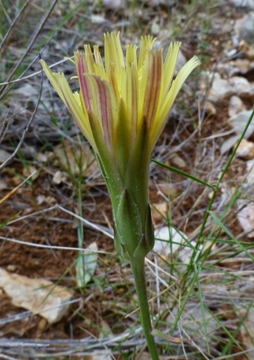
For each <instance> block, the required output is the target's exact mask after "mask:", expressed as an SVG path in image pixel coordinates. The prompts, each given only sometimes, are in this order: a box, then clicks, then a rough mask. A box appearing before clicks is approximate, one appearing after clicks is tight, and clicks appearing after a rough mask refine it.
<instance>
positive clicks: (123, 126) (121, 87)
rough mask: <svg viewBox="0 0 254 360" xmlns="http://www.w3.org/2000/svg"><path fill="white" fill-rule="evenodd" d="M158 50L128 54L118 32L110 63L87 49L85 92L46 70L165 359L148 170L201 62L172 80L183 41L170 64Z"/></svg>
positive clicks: (108, 46)
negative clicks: (157, 316)
mask: <svg viewBox="0 0 254 360" xmlns="http://www.w3.org/2000/svg"><path fill="white" fill-rule="evenodd" d="M153 44H154V39H153V38H152V37H151V36H144V37H142V38H141V44H140V49H139V52H138V46H136V45H132V44H129V45H127V46H126V54H125V56H124V53H123V50H122V47H121V42H120V34H119V33H116V32H113V33H107V34H104V51H105V60H104V62H103V60H102V58H101V55H100V52H99V48H98V46H94V47H93V49H92V48H91V47H90V45H85V47H84V52H80V51H76V52H75V53H74V61H73V62H74V64H75V66H76V71H77V76H75V77H74V79H76V81H78V84H79V88H80V90H79V91H77V92H74V93H73V92H72V90H71V88H70V86H69V84H68V82H67V80H66V78H65V76H64V74H63V73H53V72H52V71H51V70H50V68H49V67H48V65H47V64H46V63H45V62H44V61H43V60H41V65H42V67H43V70H44V72H45V74H46V75H47V77H48V79H49V80H50V82H51V84H52V85H53V87H54V88H55V90H56V91H57V93H58V95H59V96H60V98H61V99H62V101H63V102H64V103H65V105H66V106H67V108H68V109H69V111H70V113H71V115H72V116H73V118H74V119H75V120H76V122H77V124H78V125H79V127H80V128H81V130H82V132H83V133H84V135H85V137H86V139H87V140H88V141H89V143H90V144H91V146H92V148H93V150H94V153H95V156H96V159H97V161H98V164H99V166H100V169H101V171H102V174H103V177H104V180H105V182H106V185H107V188H108V191H109V195H110V198H111V202H112V211H113V220H114V229H115V233H114V243H115V248H116V249H117V251H118V253H119V255H120V256H121V257H122V258H125V259H126V258H127V259H128V260H129V262H130V265H131V268H132V270H133V274H134V279H135V285H136V290H137V295H138V300H139V305H140V315H141V323H142V326H143V330H144V334H145V336H146V339H147V344H148V348H149V351H150V353H151V356H152V359H159V356H158V352H157V349H156V345H155V341H154V338H153V335H152V327H151V320H150V313H149V306H148V299H147V290H146V280H145V256H146V255H147V254H148V253H149V251H151V250H152V249H153V246H154V231H153V225H152V219H151V211H150V206H149V195H148V181H149V166H150V161H151V154H152V150H153V148H154V146H155V144H156V142H157V140H158V138H159V136H160V134H161V132H162V130H163V128H164V126H165V124H166V122H167V120H168V117H169V113H170V110H171V108H172V105H173V103H174V100H175V98H176V96H177V94H178V92H179V90H180V88H181V87H182V85H183V83H184V81H185V80H186V78H187V77H188V76H189V74H190V73H191V72H192V70H193V69H194V68H195V67H196V66H198V65H199V60H198V58H197V57H196V56H194V57H193V58H192V59H190V60H189V61H188V62H187V63H186V64H185V65H184V66H183V67H182V68H181V70H180V71H179V73H178V74H177V76H176V78H175V79H174V80H173V76H174V72H175V66H176V62H177V57H178V53H179V49H180V45H181V43H180V42H175V43H171V45H170V46H169V49H168V51H167V54H166V57H165V59H163V54H162V49H153Z"/></svg>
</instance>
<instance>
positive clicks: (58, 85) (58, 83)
mask: <svg viewBox="0 0 254 360" xmlns="http://www.w3.org/2000/svg"><path fill="white" fill-rule="evenodd" d="M40 63H41V65H42V68H43V70H44V72H45V74H46V75H47V77H48V79H49V81H50V82H51V84H52V86H53V87H54V89H55V90H56V92H57V93H58V95H59V97H60V98H61V100H62V101H63V102H64V103H65V105H66V106H67V108H68V109H69V112H70V113H71V115H72V116H73V118H74V119H75V120H76V122H77V123H78V125H79V126H80V128H81V130H82V131H83V133H84V135H85V137H86V138H87V140H88V141H89V142H90V143H91V145H92V146H95V144H94V139H93V135H92V132H91V128H90V125H89V122H88V117H87V113H86V112H84V111H83V108H82V106H81V100H80V97H79V94H78V93H75V94H73V93H72V91H71V89H70V86H69V84H68V82H67V80H66V78H65V76H64V74H63V73H53V72H52V71H51V70H50V68H49V67H48V65H47V64H46V63H45V61H43V60H40Z"/></svg>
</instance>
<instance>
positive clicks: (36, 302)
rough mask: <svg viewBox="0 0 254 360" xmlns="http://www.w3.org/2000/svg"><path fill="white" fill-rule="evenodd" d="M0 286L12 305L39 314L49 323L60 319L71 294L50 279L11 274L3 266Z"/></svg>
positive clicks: (66, 308)
mask: <svg viewBox="0 0 254 360" xmlns="http://www.w3.org/2000/svg"><path fill="white" fill-rule="evenodd" d="M0 287H1V288H2V289H3V290H4V292H5V293H6V294H7V295H8V296H9V297H10V298H11V301H12V303H13V305H15V306H17V307H22V308H24V309H27V310H29V311H31V312H32V313H33V314H39V315H41V316H42V317H44V318H45V319H47V321H48V322H49V323H50V324H53V323H56V322H58V321H59V320H61V319H62V317H63V316H64V315H65V314H66V312H67V311H68V308H69V304H68V302H69V301H70V300H71V298H72V296H73V294H72V292H71V291H70V290H68V289H67V288H65V287H63V286H59V285H55V284H54V283H52V282H51V281H48V280H44V279H31V278H28V277H26V276H22V275H18V274H11V273H9V272H8V271H6V270H4V269H3V268H0Z"/></svg>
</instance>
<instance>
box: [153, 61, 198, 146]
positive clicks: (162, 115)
mask: <svg viewBox="0 0 254 360" xmlns="http://www.w3.org/2000/svg"><path fill="white" fill-rule="evenodd" d="M199 64H200V61H199V59H198V58H197V57H196V56H193V58H191V59H190V60H189V61H188V62H187V63H186V64H185V65H184V66H183V67H182V68H181V70H180V71H179V73H178V74H177V77H176V78H175V80H174V81H173V82H172V86H171V88H170V90H169V92H168V94H167V96H166V97H165V99H164V100H163V103H162V106H161V108H160V109H158V113H157V114H156V121H155V124H154V127H153V130H152V132H151V146H152V147H153V146H154V145H155V143H156V141H157V140H158V137H159V136H160V133H161V132H162V130H163V128H164V126H165V124H166V122H167V119H168V116H169V113H170V110H171V108H172V105H173V103H174V101H175V98H176V96H177V94H178V92H179V90H180V89H181V87H182V85H183V83H184V81H185V80H186V79H187V77H188V76H189V75H190V73H191V72H192V71H193V70H194V69H195V68H196V67H197V66H198V65H199Z"/></svg>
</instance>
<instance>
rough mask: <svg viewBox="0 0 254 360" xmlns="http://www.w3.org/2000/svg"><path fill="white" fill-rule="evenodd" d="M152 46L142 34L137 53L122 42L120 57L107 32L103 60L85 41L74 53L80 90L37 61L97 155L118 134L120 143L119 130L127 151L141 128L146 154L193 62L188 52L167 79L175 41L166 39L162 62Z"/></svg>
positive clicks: (111, 148) (113, 145) (112, 147)
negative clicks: (166, 43) (76, 90)
mask: <svg viewBox="0 0 254 360" xmlns="http://www.w3.org/2000/svg"><path fill="white" fill-rule="evenodd" d="M153 44H154V39H153V38H152V37H151V36H144V37H142V38H141V45H140V49H139V53H138V54H137V50H138V47H137V46H136V45H131V44H130V45H127V46H126V54H125V58H124V54H123V50H122V47H121V43H120V34H119V33H116V32H113V33H107V34H105V35H104V50H105V62H103V60H102V58H101V55H100V52H99V49H98V47H97V46H94V48H93V50H92V49H91V47H90V45H85V49H84V52H80V51H76V52H75V53H74V62H75V65H76V70H77V79H78V82H79V88H80V91H79V92H74V93H73V92H72V91H71V89H70V86H69V85H68V82H67V80H66V78H65V76H64V75H63V74H62V73H53V72H52V71H51V70H50V68H49V67H48V66H47V64H46V63H45V62H44V61H43V60H41V64H42V67H43V69H44V71H45V73H46V75H47V77H48V78H49V80H50V81H51V83H52V85H53V87H54V88H55V90H56V91H57V93H58V95H59V96H60V98H61V99H62V100H63V102H64V103H65V104H66V106H67V107H68V109H69V111H70V113H71V114H72V116H73V117H74V119H75V120H76V122H77V123H78V125H79V126H80V128H81V130H82V131H83V133H84V135H85V136H86V138H87V140H88V141H89V142H90V143H91V145H92V147H93V148H94V150H95V152H97V153H100V149H101V146H102V144H104V146H102V147H104V148H106V151H108V152H111V153H116V152H117V151H118V148H117V146H118V145H119V137H120V138H121V143H122V141H123V140H124V139H122V137H123V134H119V132H122V131H123V130H121V129H124V132H125V134H124V138H125V142H126V143H127V144H126V145H128V149H129V150H130V146H132V147H133V146H135V142H136V141H137V139H139V137H140V136H141V134H140V133H142V132H143V131H144V127H145V128H146V129H147V130H146V131H147V137H148V139H147V142H148V144H147V146H148V150H149V152H150V153H151V151H152V149H153V147H154V146H155V143H156V141H157V140H158V137H159V136H160V134H161V132H162V130H163V128H164V126H165V123H166V121H167V119H168V116H169V112H170V110H171V108H172V105H173V102H174V100H175V98H176V96H177V94H178V92H179V90H180V88H181V86H182V85H183V83H184V81H185V80H186V78H187V77H188V75H189V74H190V73H191V71H192V70H193V69H194V68H195V67H196V66H197V65H198V64H199V60H198V58H197V57H195V56H194V57H193V58H192V59H191V60H189V61H188V62H187V63H186V64H185V65H184V66H183V67H182V69H181V70H180V71H179V73H178V75H177V76H176V78H175V79H174V80H173V75H174V71H175V66H176V62H177V57H178V53H179V48H180V45H181V43H180V42H175V43H171V45H170V46H169V49H168V52H167V55H166V57H165V59H164V60H163V56H162V49H156V50H154V49H153ZM98 142H101V143H100V144H98ZM120 146H122V145H120ZM103 151H105V149H104V150H103ZM126 155H127V156H128V154H126ZM129 155H130V154H129Z"/></svg>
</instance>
